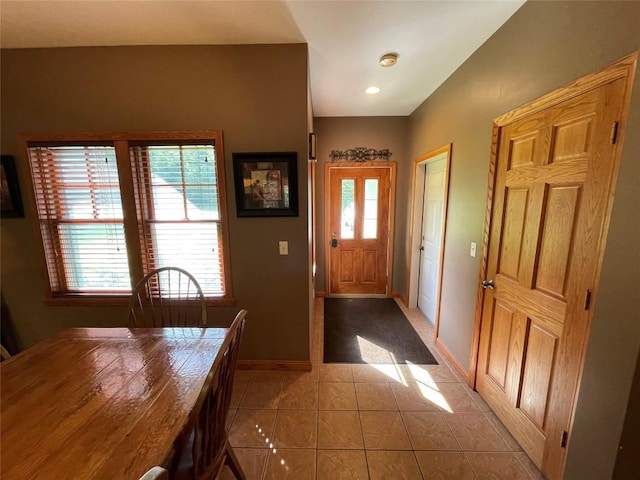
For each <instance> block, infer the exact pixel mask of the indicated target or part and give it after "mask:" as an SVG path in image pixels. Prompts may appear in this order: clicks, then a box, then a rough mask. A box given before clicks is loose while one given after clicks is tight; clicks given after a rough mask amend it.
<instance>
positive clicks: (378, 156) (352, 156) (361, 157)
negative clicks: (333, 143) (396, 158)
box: [329, 147, 391, 162]
mask: <svg viewBox="0 0 640 480" xmlns="http://www.w3.org/2000/svg"><path fill="white" fill-rule="evenodd" d="M389 157H391V152H390V151H389V149H388V148H385V149H384V150H374V149H373V148H366V147H355V148H350V149H349V150H344V151H342V150H331V153H330V154H329V158H331V161H332V162H370V161H372V160H389Z"/></svg>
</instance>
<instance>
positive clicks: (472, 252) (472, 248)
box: [469, 242, 476, 257]
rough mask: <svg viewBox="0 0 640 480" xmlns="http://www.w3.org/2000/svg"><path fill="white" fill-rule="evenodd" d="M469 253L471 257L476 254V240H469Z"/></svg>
mask: <svg viewBox="0 0 640 480" xmlns="http://www.w3.org/2000/svg"><path fill="white" fill-rule="evenodd" d="M469 255H471V256H472V257H475V256H476V242H471V251H470V252H469Z"/></svg>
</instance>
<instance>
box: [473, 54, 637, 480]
mask: <svg viewBox="0 0 640 480" xmlns="http://www.w3.org/2000/svg"><path fill="white" fill-rule="evenodd" d="M637 60H638V52H634V53H632V54H630V55H627V56H625V57H623V58H621V59H620V60H618V61H617V62H615V63H613V64H611V65H610V66H608V67H605V68H603V69H602V70H599V71H597V72H595V73H592V74H588V75H586V76H584V77H581V78H579V79H578V80H576V81H574V82H573V83H571V84H569V85H568V86H566V87H561V88H559V89H556V90H554V91H552V92H550V93H548V94H546V95H543V96H541V97H540V98H538V99H535V100H532V101H530V102H528V103H526V104H525V105H522V106H520V107H518V108H515V109H514V110H512V111H510V112H508V113H505V114H503V115H500V116H499V117H497V118H495V119H494V121H493V129H492V135H491V154H490V160H489V173H488V183H487V197H486V208H485V218H484V223H483V234H482V258H481V263H480V271H479V276H478V284H477V290H476V308H475V318H474V324H473V325H474V326H473V338H472V345H471V354H470V359H469V376H468V385H469V386H470V387H471V388H472V389H474V390H475V388H476V380H477V374H478V358H479V351H480V334H481V322H482V308H483V304H484V289H483V288H482V285H481V284H482V281H483V280H485V278H486V272H487V262H488V246H489V243H490V242H491V241H492V240H493V239H492V238H490V227H491V215H492V213H493V208H494V198H495V197H494V193H495V192H494V188H495V180H496V162H497V158H498V154H499V152H498V149H499V145H500V133H501V130H502V128H504V127H505V126H507V125H509V124H511V123H513V122H515V121H518V120H521V119H522V118H524V117H526V116H528V115H531V114H534V113H537V112H540V111H543V110H546V109H548V108H551V107H553V106H555V105H557V104H559V103H561V102H564V101H567V100H570V99H572V98H574V97H576V96H578V95H582V94H584V93H587V92H589V91H591V90H594V89H596V88H600V87H602V86H604V85H606V84H608V83H611V82H614V81H616V80H619V79H623V80H624V81H625V91H624V100H623V103H622V109H621V113H620V126H619V129H618V139H617V141H616V142H615V143H616V144H615V148H614V151H613V159H612V162H613V170H612V174H611V175H612V176H611V181H610V184H609V185H608V198H607V200H606V207H605V212H604V216H603V222H602V230H601V232H600V238H599V242H598V251H597V256H598V259H599V260H598V263H597V265H596V267H595V271H594V278H593V280H594V283H593V284H594V290H593V294H592V300H595V298H596V297H597V291H598V284H599V281H600V273H601V269H602V261H603V257H604V248H605V244H606V237H607V233H608V229H609V221H610V218H611V209H612V206H613V192H615V185H616V180H617V177H618V169H619V166H620V157H621V155H622V149H623V145H624V136H625V130H626V123H627V119H628V113H629V106H630V103H631V92H632V89H633V83H634V77H635V71H636V64H637ZM592 305H593V302H592ZM594 310H595V309H594V308H593V306H592V307H591V308H590V309H589V311H588V313H587V320H586V326H585V342H584V345H583V347H582V351H581V352H580V357H579V359H577V361H578V362H579V364H578V371H579V373H578V377H577V383H576V386H575V389H574V391H573V393H572V398H571V399H570V401H571V406H570V413H569V416H568V425H567V426H566V428H568V431H569V432H571V428H572V426H573V420H574V416H575V409H576V402H577V398H578V392H579V391H580V380H581V378H582V374H583V369H584V362H585V356H586V347H587V340H588V336H589V332H590V330H591V322H592V320H593V315H594ZM555 427H557V428H559V427H558V426H557V425H556V426H555ZM557 428H555V429H557ZM563 428H565V427H563ZM566 458H567V449H566V448H563V449H561V452H555V458H554V459H549V458H548V452H547V451H546V447H545V455H544V459H543V465H544V464H546V463H547V462H549V461H551V462H553V463H554V465H553V467H552V468H553V469H554V475H553V476H554V477H555V475H556V474H557V475H558V476H557V478H562V476H563V475H564V468H565V465H566Z"/></svg>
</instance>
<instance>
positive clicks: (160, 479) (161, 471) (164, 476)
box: [140, 467, 169, 480]
mask: <svg viewBox="0 0 640 480" xmlns="http://www.w3.org/2000/svg"><path fill="white" fill-rule="evenodd" d="M140 480H169V471H168V470H167V469H166V468H162V467H153V468H152V469H150V470H149V471H148V472H147V473H145V474H144V475H142V476H141V477H140Z"/></svg>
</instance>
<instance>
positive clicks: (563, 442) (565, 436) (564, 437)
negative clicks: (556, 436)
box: [560, 430, 569, 448]
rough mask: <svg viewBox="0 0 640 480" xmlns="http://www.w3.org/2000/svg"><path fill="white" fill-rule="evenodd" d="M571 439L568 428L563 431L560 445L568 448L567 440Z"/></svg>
mask: <svg viewBox="0 0 640 480" xmlns="http://www.w3.org/2000/svg"><path fill="white" fill-rule="evenodd" d="M568 439H569V432H567V431H566V430H565V431H564V432H562V437H561V438H560V446H561V447H562V448H567V441H568Z"/></svg>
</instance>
